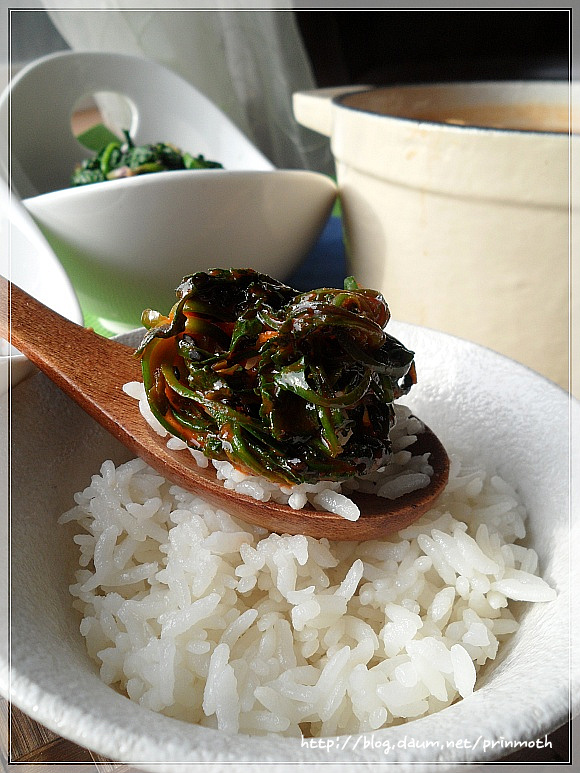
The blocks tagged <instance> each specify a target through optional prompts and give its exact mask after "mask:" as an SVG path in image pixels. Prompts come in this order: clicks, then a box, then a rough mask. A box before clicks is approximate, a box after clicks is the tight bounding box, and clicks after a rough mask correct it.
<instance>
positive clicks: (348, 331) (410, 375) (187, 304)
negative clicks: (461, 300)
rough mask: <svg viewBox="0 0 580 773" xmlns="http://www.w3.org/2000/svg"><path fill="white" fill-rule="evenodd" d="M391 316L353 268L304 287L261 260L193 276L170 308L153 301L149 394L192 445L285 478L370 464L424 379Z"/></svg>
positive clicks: (359, 470)
mask: <svg viewBox="0 0 580 773" xmlns="http://www.w3.org/2000/svg"><path fill="white" fill-rule="evenodd" d="M389 317H390V313H389V309H388V307H387V304H386V302H385V300H384V298H383V297H382V295H381V294H380V293H378V292H376V291H374V290H369V289H363V288H360V287H359V286H358V284H357V283H356V281H355V280H354V279H353V277H349V278H348V279H347V280H345V283H344V289H340V290H338V289H330V288H321V289H318V290H312V291H310V292H306V293H298V292H297V291H296V290H294V289H292V288H291V287H288V286H287V285H285V284H282V283H280V282H277V281H276V280H275V279H272V278H271V277H269V276H267V275H265V274H260V273H258V272H256V271H253V270H251V269H229V270H226V269H213V270H211V271H208V272H200V273H197V274H193V275H191V276H187V277H185V278H184V279H183V281H182V283H181V285H180V286H179V287H178V288H177V302H176V303H175V305H174V306H173V308H172V309H171V311H170V313H169V314H168V315H167V316H164V315H162V314H160V313H159V312H157V311H152V310H150V309H147V310H145V311H144V312H143V316H142V322H143V324H144V326H145V327H146V328H147V329H148V330H147V333H146V334H145V336H144V338H143V341H142V342H141V345H140V347H139V349H138V350H137V353H138V355H139V356H140V357H141V361H142V370H143V380H144V385H145V390H146V393H147V398H148V401H149V404H150V406H151V409H152V411H153V413H154V414H155V416H156V417H157V419H158V420H159V421H160V422H161V424H163V426H165V427H166V428H167V429H168V430H169V431H170V432H171V433H173V434H174V435H177V436H178V437H181V438H182V439H183V440H185V441H186V442H187V443H188V444H189V445H190V446H191V447H193V448H198V449H201V450H203V451H204V453H205V454H206V455H207V456H209V457H210V458H216V459H228V460H230V461H231V462H232V463H233V464H234V465H235V466H236V467H238V468H241V469H244V470H246V471H250V472H251V473H254V474H257V475H262V476H264V477H266V478H269V479H271V480H274V481H276V482H278V483H301V482H305V481H307V482H314V481H316V480H320V479H322V478H324V479H330V480H343V479H345V478H348V477H351V476H354V475H361V474H364V473H368V472H370V471H372V470H375V469H377V468H378V467H380V466H381V465H383V464H385V462H386V461H387V459H388V457H389V454H390V446H391V444H390V440H389V431H390V429H391V427H392V425H393V423H394V409H393V401H394V400H396V399H397V398H398V397H400V396H401V395H403V394H406V393H407V392H408V391H409V389H410V388H411V386H412V385H413V384H414V383H415V381H416V374H415V366H414V362H413V352H411V351H409V350H408V349H406V348H405V347H404V346H403V345H402V344H401V343H400V342H399V341H397V340H396V339H395V338H393V337H392V336H390V335H389V334H388V333H386V332H385V330H384V328H385V326H386V325H387V322H388V321H389Z"/></svg>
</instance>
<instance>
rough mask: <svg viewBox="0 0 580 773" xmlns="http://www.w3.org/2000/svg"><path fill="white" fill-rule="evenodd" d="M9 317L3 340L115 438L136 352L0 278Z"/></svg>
mask: <svg viewBox="0 0 580 773" xmlns="http://www.w3.org/2000/svg"><path fill="white" fill-rule="evenodd" d="M0 293H1V296H2V298H3V299H5V300H6V304H5V307H6V308H7V309H8V315H6V314H2V315H0V336H2V337H3V338H5V339H6V340H8V341H10V343H11V344H12V345H13V346H15V347H16V348H17V349H18V350H19V351H20V352H22V354H24V355H25V356H26V357H28V359H29V360H30V361H31V362H33V363H34V364H35V365H36V366H37V367H38V368H39V370H41V371H43V373H45V374H46V375H47V376H48V377H49V378H50V379H51V380H52V381H54V383H55V384H56V385H57V386H58V387H59V388H60V389H62V390H63V392H66V393H67V394H68V395H70V396H71V397H72V398H73V399H74V400H75V401H76V402H77V403H78V404H79V405H80V406H81V407H82V408H84V410H86V411H87V412H88V413H89V414H90V415H92V416H93V417H95V418H96V419H98V421H100V423H102V424H104V426H106V427H107V428H108V429H109V431H111V432H113V433H114V434H118V433H119V417H120V416H122V415H123V410H124V408H123V406H124V405H126V404H127V400H130V398H128V397H127V395H125V393H124V392H123V390H122V386H123V384H124V383H125V382H127V381H134V380H135V379H139V378H140V373H141V368H140V365H139V361H138V360H137V359H136V358H135V357H133V354H132V351H131V350H130V349H129V348H128V347H126V346H124V345H123V344H120V343H118V342H116V341H112V340H110V339H107V338H103V337H102V336H100V335H97V333H95V332H94V331H93V330H91V329H89V328H84V327H81V326H80V325H77V324H75V323H74V322H71V321H70V320H68V319H66V318H65V317H62V316H61V315H60V314H58V313H57V312H55V311H53V310H52V309H49V308H48V307H47V306H45V305H44V304H43V303H41V302H40V301H37V300H36V299H35V298H32V297H31V296H30V295H28V294H27V293H25V292H24V291H23V290H21V289H20V288H19V287H17V286H16V285H14V284H12V283H10V282H8V280H6V279H5V278H4V277H0Z"/></svg>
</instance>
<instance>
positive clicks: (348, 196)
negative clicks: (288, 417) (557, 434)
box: [294, 82, 578, 387]
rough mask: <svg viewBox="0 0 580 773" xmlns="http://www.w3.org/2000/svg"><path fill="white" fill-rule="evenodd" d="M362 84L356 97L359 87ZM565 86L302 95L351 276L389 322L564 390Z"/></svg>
mask: <svg viewBox="0 0 580 773" xmlns="http://www.w3.org/2000/svg"><path fill="white" fill-rule="evenodd" d="M361 89H363V90H361ZM569 102H570V86H569V84H568V83H566V82H527V83H523V82H517V83H516V82H496V83H463V84H436V85H429V86H407V87H389V88H381V89H372V90H369V89H368V88H366V89H365V87H358V89H357V90H353V89H352V87H351V88H349V89H347V90H346V92H345V90H344V89H341V90H336V89H333V90H322V91H315V92H301V93H298V94H295V95H294V113H295V116H296V118H297V120H298V121H299V122H300V123H301V124H303V125H305V126H308V127H309V128H311V129H314V130H316V131H318V132H320V133H322V134H325V135H327V136H329V137H330V138H331V147H332V151H333V154H334V158H335V162H336V170H337V179H338V184H339V188H340V195H341V199H342V206H343V215H344V227H345V237H346V245H347V253H348V257H349V261H350V270H351V272H352V273H354V274H355V275H356V277H357V279H358V280H359V281H360V282H361V283H363V284H365V285H368V286H371V287H375V288H377V289H380V290H381V291H382V292H383V293H384V294H385V296H386V298H387V300H388V301H389V304H390V307H391V311H392V313H393V316H394V317H396V318H397V319H400V320H405V321H408V322H413V323H417V324H421V325H425V326H428V327H432V328H437V329H440V330H444V331H446V332H449V333H452V334H455V335H458V336H461V337H463V338H468V339H470V340H473V341H476V342H478V343H480V344H483V345H485V346H488V347H491V348H493V349H496V350H498V351H500V352H502V353H504V354H507V355H508V356H510V357H512V358H514V359H517V360H519V361H520V362H523V363H524V364H526V365H528V366H530V367H531V368H533V369H534V370H537V371H539V372H541V373H543V374H544V375H546V376H548V377H549V378H551V379H553V380H554V381H556V382H558V383H559V384H561V385H562V386H564V387H567V386H568V372H569V356H568V352H569V329H570V327H569V320H570V309H569V294H570V285H569V254H570V251H569V247H570V245H569V233H570V212H571V208H570V184H571V183H570V181H571V179H572V177H571V175H570V170H569V165H570V164H569V161H570V158H571V144H572V143H575V142H576V141H577V139H578V138H577V137H571V136H570V133H569V127H570V123H571V121H572V119H573V117H572V116H571V113H570V111H569Z"/></svg>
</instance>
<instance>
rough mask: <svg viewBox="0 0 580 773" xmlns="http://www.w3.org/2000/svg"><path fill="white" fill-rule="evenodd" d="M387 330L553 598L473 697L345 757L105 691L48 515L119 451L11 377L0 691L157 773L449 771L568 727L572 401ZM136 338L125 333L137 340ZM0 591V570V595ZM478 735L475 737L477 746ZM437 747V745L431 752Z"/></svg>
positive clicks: (481, 361) (538, 383)
mask: <svg viewBox="0 0 580 773" xmlns="http://www.w3.org/2000/svg"><path fill="white" fill-rule="evenodd" d="M391 324H392V330H391V332H392V333H393V334H394V335H395V336H397V337H398V338H400V339H401V340H402V341H404V342H405V344H406V345H408V346H410V347H411V348H412V349H414V350H415V353H416V361H417V364H418V365H417V366H418V372H419V382H418V384H417V386H416V387H413V390H412V391H411V394H410V395H409V398H408V402H409V403H410V404H411V405H412V407H413V409H414V410H415V411H416V412H417V413H418V415H419V416H421V417H422V418H423V419H424V420H425V421H427V423H428V424H429V425H430V426H431V427H432V428H433V429H434V430H435V431H436V432H437V434H438V435H439V436H440V437H441V439H442V440H443V442H444V443H446V444H447V445H448V446H453V447H454V448H457V449H458V450H459V451H460V452H461V453H462V454H465V455H467V456H472V458H473V457H475V456H476V457H477V458H479V459H480V460H481V461H483V462H484V463H485V464H486V465H488V466H490V467H494V466H495V467H496V468H497V470H498V472H499V473H500V474H501V475H502V476H503V477H504V478H505V479H506V480H507V481H508V482H510V483H513V484H516V485H517V487H518V488H519V490H520V492H521V495H522V497H523V500H524V502H525V504H526V507H527V509H528V513H529V519H528V524H527V528H528V536H527V537H526V544H527V545H528V546H530V547H533V548H534V549H535V550H536V551H537V553H538V555H539V572H540V574H541V575H542V576H543V577H544V579H545V580H546V581H547V582H548V583H549V584H550V585H551V586H552V587H554V588H555V589H556V591H557V594H558V595H557V598H556V600H555V601H553V602H549V603H544V604H529V605H522V606H521V607H520V609H519V611H518V613H517V614H518V616H519V618H520V622H521V625H520V628H519V630H518V631H517V633H516V634H514V635H513V637H511V638H510V639H509V640H508V641H506V642H505V643H504V644H503V645H502V647H501V649H500V652H499V654H498V657H497V659H496V660H495V661H494V662H493V663H490V664H488V666H487V667H486V668H485V669H484V670H483V671H482V672H480V677H479V680H478V683H477V684H476V690H475V692H474V694H473V695H471V696H469V697H468V698H466V699H464V700H462V701H460V702H458V703H456V704H454V705H452V706H450V707H448V708H446V709H444V710H443V711H441V712H439V713H437V714H433V715H431V716H428V717H425V718H421V719H418V720H414V721H411V722H409V723H407V724H403V725H400V726H397V727H391V728H388V729H384V730H381V731H377V732H375V733H374V734H373V735H372V738H373V739H374V741H375V743H374V745H371V744H367V745H366V746H365V745H364V744H363V743H360V744H358V745H357V746H356V747H355V746H354V743H353V741H354V739H351V741H350V742H349V743H346V744H345V746H344V748H339V747H338V746H337V747H332V748H323V747H322V746H321V747H320V748H314V747H313V746H312V745H310V746H304V745H302V744H301V741H300V739H288V738H278V737H274V736H271V737H250V736H244V735H233V736H228V735H224V734H222V733H220V732H219V731H216V730H212V729H209V728H203V727H199V726H195V725H189V724H187V723H184V722H181V721H177V720H175V719H171V718H168V717H165V716H161V715H158V714H155V713H152V712H150V711H148V710H146V709H144V708H142V707H140V706H139V705H137V704H135V703H132V702H131V701H130V700H128V699H127V698H125V697H122V696H121V695H119V694H117V693H116V692H115V691H114V690H113V689H112V688H110V687H108V686H106V685H105V684H104V683H103V682H102V681H101V680H100V679H99V676H98V668H97V667H96V665H95V664H94V663H93V662H92V661H91V660H90V659H89V657H88V655H87V652H86V650H85V645H84V640H83V638H82V636H81V635H80V633H79V630H78V626H79V618H78V616H77V613H75V611H74V610H73V609H72V599H71V597H70V595H69V592H68V586H69V584H70V583H71V581H72V578H73V572H74V568H75V566H76V564H77V560H78V559H77V548H76V546H75V545H74V544H73V542H72V534H71V533H70V532H69V530H68V527H60V526H57V518H58V516H59V515H60V514H61V513H62V512H64V511H65V510H67V509H69V508H70V507H71V506H72V503H73V502H72V495H73V493H74V492H76V491H79V490H81V489H83V488H84V487H85V486H86V485H88V483H89V481H90V477H91V475H92V474H94V473H96V472H97V471H98V469H99V468H100V465H101V463H102V461H103V460H105V459H106V458H110V459H113V461H114V462H115V463H120V462H122V461H124V460H126V459H127V458H128V452H127V451H126V450H125V449H124V448H123V447H122V446H120V445H119V444H118V442H117V441H116V440H114V439H113V438H112V437H111V436H110V435H108V434H107V433H106V432H105V431H104V430H102V429H101V428H100V427H99V426H97V425H96V424H95V423H94V422H93V420H92V419H90V418H89V417H88V416H87V415H86V414H85V413H83V411H81V410H80V409H79V408H78V407H77V406H76V405H75V404H73V403H72V402H71V401H70V400H69V399H68V398H67V397H65V396H63V395H62V394H61V393H60V392H59V390H58V389H56V387H54V386H53V385H52V384H51V383H50V382H49V381H48V380H47V379H46V378H45V377H44V376H43V375H41V374H38V375H37V376H35V377H34V378H32V379H28V380H27V381H26V382H24V383H23V384H20V385H19V386H18V388H17V389H15V390H14V392H13V397H12V412H13V413H12V481H11V482H12V527H11V540H12V541H11V558H12V563H11V589H10V592H11V664H10V665H11V671H9V658H8V652H7V651H6V641H7V640H6V639H5V638H3V639H2V641H1V643H0V646H2V647H4V649H3V650H2V651H1V652H0V692H2V693H3V694H4V695H6V696H7V697H9V698H10V699H11V700H12V701H13V703H14V704H15V705H16V706H18V707H19V708H21V709H22V710H23V711H25V712H28V713H30V714H32V716H34V718H35V719H37V720H38V721H39V722H41V723H43V724H45V725H46V726H48V727H49V728H50V729H52V730H53V731H55V732H57V733H59V734H61V735H63V736H64V737H66V738H69V739H70V740H72V741H75V742H76V743H78V744H81V745H82V746H85V747H88V748H90V749H91V750H93V751H96V752H98V753H100V754H103V755H106V756H107V757H110V758H113V759H115V760H119V761H125V762H133V763H134V764H136V765H138V767H140V768H144V769H146V770H155V771H157V773H170V771H173V770H175V763H179V769H180V770H182V771H186V772H188V773H190V772H191V773H193V771H194V770H196V769H197V768H196V764H197V763H199V762H204V763H213V764H214V767H213V768H212V766H211V765H209V766H208V769H209V770H212V769H214V770H225V769H226V765H225V763H236V764H238V765H242V764H243V763H244V762H256V763H260V764H262V765H264V764H270V765H271V766H274V765H275V763H277V762H288V761H289V760H292V762H294V763H295V764H298V763H304V764H305V765H313V764H328V763H342V764H344V763H350V764H351V765H352V764H359V763H371V762H374V763H383V764H384V762H385V761H388V762H390V763H392V762H397V763H398V767H399V769H400V770H401V771H402V773H414V771H416V770H417V764H418V763H423V764H424V767H421V766H419V769H424V770H429V769H431V767H432V766H433V764H434V763H435V762H436V763H437V767H438V769H441V770H451V769H454V768H455V767H457V768H459V766H460V763H463V762H465V761H490V760H493V759H496V758H497V757H499V756H502V755H504V754H506V753H509V751H510V750H509V749H507V750H506V748H505V746H502V741H501V739H504V741H513V742H517V741H521V742H528V741H532V740H535V739H538V738H540V739H542V738H543V737H544V735H545V734H547V733H550V732H551V731H553V730H554V729H556V728H557V727H559V726H560V725H561V724H563V723H564V722H565V721H567V719H568V716H569V711H570V709H572V711H573V712H574V713H576V712H577V711H578V708H579V705H578V702H579V696H580V679H579V674H578V672H577V668H576V663H575V661H573V663H572V665H573V668H572V670H571V669H570V635H571V633H572V628H571V624H572V621H571V619H570V615H571V609H572V602H573V599H574V598H575V596H573V595H572V594H575V593H576V589H577V587H578V585H579V581H580V578H579V576H578V574H579V566H580V561H578V560H572V561H571V551H576V550H577V545H578V544H580V522H579V512H578V502H577V501H576V502H573V503H572V504H571V502H570V485H569V484H570V480H569V474H570V470H577V469H579V465H578V460H577V459H576V458H575V459H574V460H572V463H571V459H570V456H569V454H570V449H569V442H568V441H569V436H568V432H569V422H570V420H571V421H572V423H573V426H575V427H578V423H579V422H580V408H579V405H578V403H577V402H576V401H574V400H572V401H571V402H570V401H569V398H568V396H567V395H566V394H565V393H564V391H563V390H561V389H560V388H558V387H557V386H555V385H554V384H552V383H550V382H549V381H547V380H546V379H544V378H543V377H541V376H539V375H537V374H536V373H534V372H532V371H531V370H529V369H527V368H525V367H523V366H521V365H519V364H517V363H515V362H513V361H511V360H508V359H506V358H505V357H503V356H501V355H498V354H496V353H494V352H492V351H490V350H487V349H483V348H481V347H479V346H477V345H474V344H472V343H469V342H466V341H463V340H460V339H457V338H453V337H451V336H448V335H445V334H442V333H438V332H434V331H430V330H428V329H424V328H419V327H415V326H412V325H408V324H404V323H396V322H391ZM141 334H142V332H141V333H139V332H138V333H136V334H133V335H132V336H124V337H122V339H123V340H125V342H127V343H131V344H136V343H137V342H138V341H139V340H140V337H141ZM4 450H5V446H4V445H2V451H3V452H4ZM573 452H574V453H575V454H576V449H575V448H573ZM41 483H42V484H43V485H41ZM4 518H5V519H6V518H7V515H4ZM5 523H6V522H5V521H3V522H2V528H4V527H5ZM6 582H7V573H3V575H2V578H0V583H2V584H3V585H2V597H5V596H6V594H7V592H8V588H7V587H6ZM2 611H3V612H4V613H5V612H6V609H4V610H2ZM572 641H573V639H572ZM9 680H10V681H9ZM9 687H10V692H9ZM570 700H572V701H573V705H572V706H570ZM366 737H367V740H368V739H369V738H370V736H369V735H368V734H367V736H366ZM478 737H479V738H480V739H483V740H482V742H481V743H479V745H478V746H477V745H476V741H477V738H478ZM405 739H407V740H406V741H405ZM386 741H388V742H389V743H390V744H391V749H390V752H389V754H388V758H386V757H385V746H384V743H385V742H386ZM434 741H440V742H441V744H442V746H440V747H439V748H434V746H433V742H434ZM483 741H485V742H486V745H484V743H483ZM448 742H451V743H448ZM493 742H495V745H494V746H493V747H492V745H491V744H492V743H493ZM469 744H471V748H470V747H469ZM153 763H158V764H157V765H154V764H153Z"/></svg>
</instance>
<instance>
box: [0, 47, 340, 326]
mask: <svg viewBox="0 0 580 773" xmlns="http://www.w3.org/2000/svg"><path fill="white" fill-rule="evenodd" d="M55 84H58V87H56V85H55ZM103 93H105V94H109V95H111V94H113V95H117V96H116V97H115V99H113V100H112V98H111V96H109V97H105V99H104V103H105V108H107V107H108V106H110V104H111V101H112V103H113V105H116V104H117V102H118V101H119V95H120V97H122V100H124V101H125V102H126V104H127V106H128V107H127V109H128V112H129V116H128V117H127V118H126V120H127V123H129V124H130V125H115V128H116V130H117V132H118V134H120V132H121V130H122V129H124V128H125V129H129V130H130V132H131V136H132V138H133V140H134V141H135V143H136V144H138V145H139V144H145V143H155V142H160V141H163V142H170V143H173V144H174V145H176V146H177V147H179V148H181V149H182V150H183V151H188V152H190V153H192V154H193V155H197V154H199V153H202V154H203V155H204V156H205V157H206V158H208V159H212V160H216V161H219V162H221V163H222V164H223V166H224V169H223V170H221V169H218V170H211V171H179V172H165V173H157V174H149V175H142V176H137V177H133V178H125V179H120V180H113V181H109V182H106V183H95V184H93V185H87V186H82V187H80V188H72V189H71V188H70V187H68V186H69V180H70V176H71V174H72V171H73V170H74V168H75V165H76V163H78V162H79V161H80V160H82V159H84V158H86V157H88V156H90V155H91V153H90V152H89V151H87V150H86V149H85V148H83V147H82V146H81V145H80V143H79V142H78V140H77V139H76V138H75V137H74V135H73V133H72V130H71V116H72V114H73V112H74V110H75V106H76V105H77V104H78V102H79V100H80V99H83V98H87V97H90V96H94V95H102V94H103ZM99 99H101V101H102V99H103V98H102V97H99ZM118 120H120V119H118ZM7 132H10V136H8V134H7ZM9 140H10V161H11V166H9V159H8V157H4V158H3V157H2V153H1V152H0V172H2V173H3V174H4V176H5V179H8V174H9V170H10V176H11V182H12V185H13V188H14V190H15V191H17V193H18V194H19V196H20V197H21V198H22V199H23V201H24V204H25V206H26V208H27V209H28V211H29V212H30V213H31V214H32V216H33V218H34V219H35V220H36V222H37V223H38V225H39V226H40V228H41V229H42V231H43V233H44V234H45V236H46V238H47V239H48V241H49V242H50V244H51V246H52V247H53V249H54V250H55V252H56V253H57V255H58V256H59V258H60V260H61V261H62V263H63V265H64V266H65V268H66V270H67V271H68V273H69V275H70V277H71V279H72V281H73V283H74V285H75V288H76V290H77V293H78V295H79V299H80V302H81V306H82V308H83V310H84V311H85V312H86V314H87V317H88V321H89V322H90V323H91V324H92V325H93V326H95V327H97V328H98V329H99V330H101V331H104V332H109V333H110V332H121V331H123V330H127V329H132V328H134V327H136V326H137V325H138V324H139V323H140V316H141V311H142V310H143V309H144V308H147V307H153V308H159V309H160V310H162V311H168V310H169V307H170V306H171V305H172V304H173V302H174V300H175V296H174V294H173V289H174V288H175V287H177V285H178V284H179V282H180V281H181V279H182V277H183V276H185V275H186V274H191V273H195V272H196V271H201V270H204V269H207V268H211V267H214V266H223V267H229V266H244V265H245V266H251V267H252V268H255V269H257V270H261V271H264V272H267V273H271V274H273V275H275V276H276V277H277V278H279V279H284V278H286V277H287V276H288V275H289V274H290V273H291V272H292V270H293V269H294V268H295V267H296V266H297V265H298V263H299V261H300V260H301V259H302V258H303V257H305V256H306V254H307V252H308V250H309V248H310V247H311V246H312V244H313V243H314V242H315V240H316V238H317V237H318V235H319V234H320V232H321V230H322V228H323V226H324V224H325V222H326V220H327V219H328V216H329V215H330V212H331V209H332V205H333V203H334V200H335V197H336V186H335V184H334V182H333V181H332V180H331V179H330V178H329V177H327V176H325V175H322V174H318V173H315V172H308V171H304V170H278V169H275V168H274V167H273V165H272V164H271V163H270V161H269V160H268V159H267V158H266V157H265V156H264V155H263V154H262V153H261V152H259V151H258V150H257V149H256V148H255V147H254V146H253V145H252V143H250V142H249V140H248V139H247V138H246V137H245V136H244V135H243V134H242V133H241V132H240V131H239V129H238V128H237V127H236V126H235V125H234V124H233V123H232V121H230V119H229V118H228V117H227V116H226V115H225V114H224V113H222V112H221V111H220V110H219V109H218V108H217V107H216V106H215V105H214V104H213V103H212V102H210V101H209V100H208V99H207V98H206V97H204V95H203V94H201V93H200V92H198V91H197V90H196V89H195V88H194V87H193V86H191V85H190V84H189V83H188V82H187V81H185V80H184V79H183V78H181V77H179V76H178V75H176V74H175V73H173V72H171V71H170V70H168V69H166V68H164V67H162V66H161V65H159V64H157V63H156V62H154V61H152V60H147V59H141V58H138V57H132V56H126V55H120V54H107V53H94V52H70V53H64V54H54V55H51V56H48V57H44V58H42V59H40V60H37V61H35V62H33V63H31V64H30V65H28V66H27V67H26V68H24V69H23V70H22V71H20V72H19V73H18V75H17V76H16V77H15V78H14V79H13V81H12V82H11V84H10V85H9V87H8V88H7V89H6V90H5V92H4V94H3V95H2V97H1V98H0V145H2V146H3V147H5V148H6V149H7V148H8V147H9Z"/></svg>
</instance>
